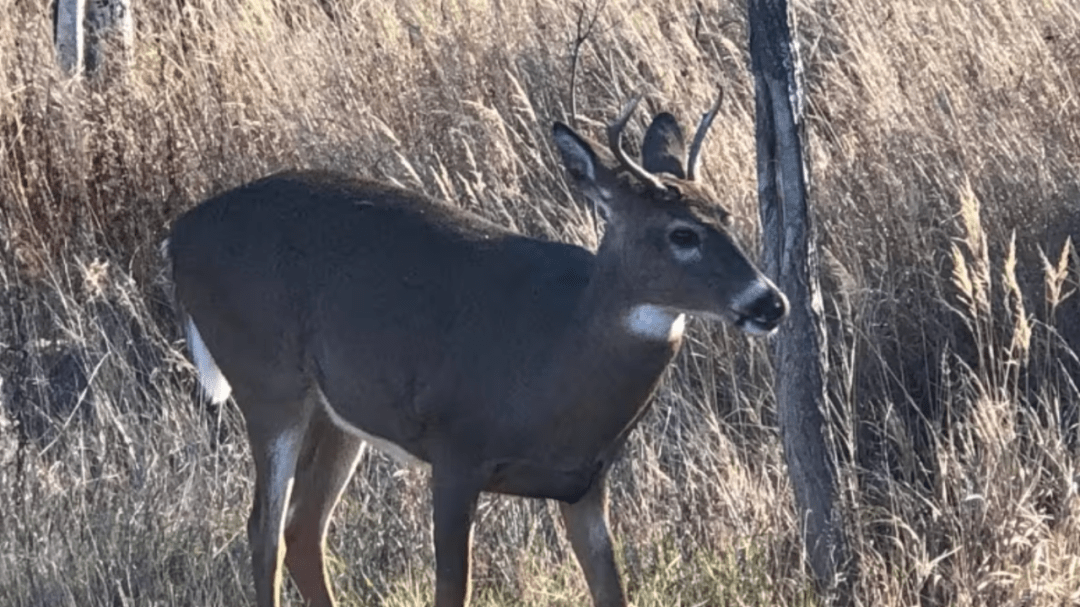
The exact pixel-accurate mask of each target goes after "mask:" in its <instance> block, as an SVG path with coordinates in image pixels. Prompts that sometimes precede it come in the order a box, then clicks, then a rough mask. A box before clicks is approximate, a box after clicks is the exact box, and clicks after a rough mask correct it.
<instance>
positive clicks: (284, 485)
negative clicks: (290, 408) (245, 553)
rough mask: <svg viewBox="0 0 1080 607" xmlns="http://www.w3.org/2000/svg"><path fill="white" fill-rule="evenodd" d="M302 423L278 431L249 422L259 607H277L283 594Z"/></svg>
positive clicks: (250, 530)
mask: <svg viewBox="0 0 1080 607" xmlns="http://www.w3.org/2000/svg"><path fill="white" fill-rule="evenodd" d="M302 421H303V420H300V423H296V424H294V425H283V426H278V427H274V426H271V425H267V424H263V423H260V420H253V419H250V418H249V419H248V420H247V423H248V438H249V439H250V441H251V452H252V455H253V456H254V459H255V503H254V505H253V506H252V508H251V517H250V518H249V519H248V542H249V544H250V545H251V568H252V573H253V574H254V579H255V599H256V602H257V604H258V605H259V607H277V606H278V597H279V596H280V594H281V592H280V591H281V562H282V556H283V555H282V552H283V550H282V549H283V548H284V545H283V544H282V542H281V534H282V526H283V524H284V522H285V505H286V504H288V502H289V494H290V493H291V491H292V485H293V474H294V470H295V468H296V458H297V455H298V453H299V451H300V444H301V441H302V440H303V436H304V434H303V433H304V424H303V423H302ZM253 422H254V423H253Z"/></svg>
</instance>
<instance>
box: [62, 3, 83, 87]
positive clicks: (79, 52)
mask: <svg viewBox="0 0 1080 607" xmlns="http://www.w3.org/2000/svg"><path fill="white" fill-rule="evenodd" d="M85 10H86V0H56V14H55V22H54V25H55V26H56V32H55V33H56V35H55V38H54V43H55V44H56V59H57V61H58V62H59V63H60V69H62V70H63V71H64V74H66V75H68V76H74V75H76V74H79V73H82V68H83V37H84V34H83V14H84V11H85Z"/></svg>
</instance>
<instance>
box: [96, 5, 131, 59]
mask: <svg viewBox="0 0 1080 607" xmlns="http://www.w3.org/2000/svg"><path fill="white" fill-rule="evenodd" d="M86 24H87V28H86V72H87V74H89V75H91V76H98V75H104V74H114V73H115V74H118V75H122V74H123V73H124V72H126V71H127V65H128V61H129V60H130V58H131V50H132V43H133V39H134V29H133V24H132V16H131V0H90V3H89V4H88V5H87V7H86Z"/></svg>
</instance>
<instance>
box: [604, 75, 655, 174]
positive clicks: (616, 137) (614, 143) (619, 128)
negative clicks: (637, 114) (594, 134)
mask: <svg viewBox="0 0 1080 607" xmlns="http://www.w3.org/2000/svg"><path fill="white" fill-rule="evenodd" d="M640 101H641V95H640V94H639V95H635V96H634V98H633V99H631V100H630V101H629V102H627V104H626V105H625V106H623V110H622V112H621V113H620V114H619V116H618V117H617V118H615V121H614V122H612V123H611V124H609V125H608V127H607V136H608V146H609V147H610V148H611V153H612V154H614V155H615V159H616V160H618V161H619V163H621V164H622V165H623V167H624V168H626V170H628V171H630V172H631V173H632V174H633V175H634V176H635V177H637V178H638V179H640V180H641V181H642V182H644V183H646V184H648V185H650V186H652V187H653V188H656V189H657V190H661V191H662V190H666V189H667V186H665V185H664V182H663V181H660V179H659V178H657V177H656V175H653V174H652V173H650V172H648V171H646V170H645V169H644V168H643V167H642V166H641V165H639V164H638V163H636V162H634V161H633V160H631V158H630V156H628V155H627V154H626V152H624V151H623V149H622V133H623V129H624V128H626V123H627V122H629V121H630V115H631V114H633V113H634V108H636V107H637V104H638V103H639V102H640Z"/></svg>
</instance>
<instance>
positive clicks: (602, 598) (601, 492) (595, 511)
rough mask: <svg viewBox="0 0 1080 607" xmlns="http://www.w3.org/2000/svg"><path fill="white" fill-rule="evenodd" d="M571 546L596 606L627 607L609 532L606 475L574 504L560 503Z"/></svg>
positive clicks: (594, 483)
mask: <svg viewBox="0 0 1080 607" xmlns="http://www.w3.org/2000/svg"><path fill="white" fill-rule="evenodd" d="M559 506H560V510H561V511H562V517H563V522H564V523H566V533H567V536H569V538H570V545H571V546H573V548H574V555H575V556H576V557H577V560H578V563H579V564H580V565H581V569H582V570H583V571H584V572H585V580H586V581H587V582H588V584H589V592H590V593H591V594H592V597H593V604H594V605H596V607H626V597H625V595H624V594H623V589H622V582H621V581H620V580H619V570H618V568H617V567H616V566H615V551H614V549H613V548H612V543H611V532H610V531H609V530H608V516H607V514H608V512H607V510H608V509H607V480H606V476H603V475H601V476H600V478H598V479H596V481H594V482H593V486H592V487H591V488H590V489H589V491H588V492H587V493H586V494H585V496H584V497H582V498H581V499H580V500H578V501H577V502H575V503H573V504H567V503H566V502H559Z"/></svg>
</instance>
